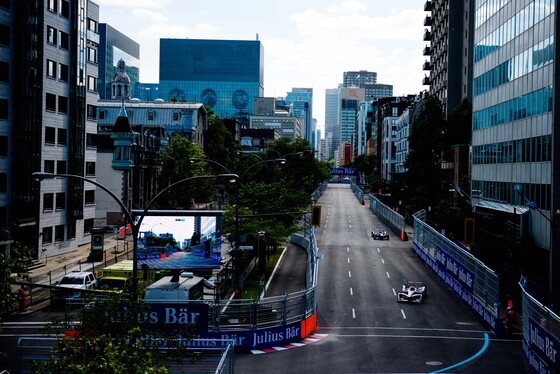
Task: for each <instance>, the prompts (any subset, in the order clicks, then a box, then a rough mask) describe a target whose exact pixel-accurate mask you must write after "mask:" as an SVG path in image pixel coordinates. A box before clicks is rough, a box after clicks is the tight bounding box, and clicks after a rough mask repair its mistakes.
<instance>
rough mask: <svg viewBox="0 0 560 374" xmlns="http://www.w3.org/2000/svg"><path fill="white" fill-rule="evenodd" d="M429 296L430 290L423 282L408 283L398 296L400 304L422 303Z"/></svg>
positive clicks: (403, 286)
mask: <svg viewBox="0 0 560 374" xmlns="http://www.w3.org/2000/svg"><path fill="white" fill-rule="evenodd" d="M427 294H428V289H427V288H426V286H425V285H424V284H423V283H422V282H415V281H406V283H404V284H403V285H402V290H401V292H399V293H398V294H397V301H398V302H409V303H421V302H422V300H423V299H424V298H425V297H426V295H427Z"/></svg>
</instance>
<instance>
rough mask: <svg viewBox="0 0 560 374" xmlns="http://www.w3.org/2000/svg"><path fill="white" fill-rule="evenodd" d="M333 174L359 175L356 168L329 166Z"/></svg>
mask: <svg viewBox="0 0 560 374" xmlns="http://www.w3.org/2000/svg"><path fill="white" fill-rule="evenodd" d="M329 171H330V172H331V174H332V175H358V170H356V169H354V168H329Z"/></svg>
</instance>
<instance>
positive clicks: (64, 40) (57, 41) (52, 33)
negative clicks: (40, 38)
mask: <svg viewBox="0 0 560 374" xmlns="http://www.w3.org/2000/svg"><path fill="white" fill-rule="evenodd" d="M47 43H49V44H50V45H53V46H58V47H59V48H60V49H64V50H68V49H70V36H69V35H68V33H66V32H64V31H60V30H57V29H55V28H54V27H52V26H47Z"/></svg>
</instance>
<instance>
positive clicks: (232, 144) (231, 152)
mask: <svg viewBox="0 0 560 374" xmlns="http://www.w3.org/2000/svg"><path fill="white" fill-rule="evenodd" d="M206 110H207V111H208V130H206V131H205V133H204V154H205V158H207V159H210V160H213V161H216V162H218V163H219V164H221V165H224V167H225V168H226V169H227V170H232V169H233V168H234V165H235V162H236V160H237V151H238V150H239V145H238V144H237V143H236V141H235V137H234V136H233V135H232V133H231V132H230V131H229V130H228V129H227V127H226V126H225V124H224V122H223V121H222V120H221V118H220V117H219V116H217V115H216V114H215V113H214V111H213V110H212V109H211V108H210V107H206ZM208 166H209V167H210V168H211V169H212V170H213V172H212V174H220V173H224V172H228V171H226V170H224V169H223V168H221V167H219V166H218V165H216V164H212V163H209V165H208Z"/></svg>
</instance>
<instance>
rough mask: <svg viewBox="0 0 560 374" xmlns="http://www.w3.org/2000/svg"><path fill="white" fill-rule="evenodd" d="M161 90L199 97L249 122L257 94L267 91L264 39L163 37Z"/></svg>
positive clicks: (173, 96)
mask: <svg viewBox="0 0 560 374" xmlns="http://www.w3.org/2000/svg"><path fill="white" fill-rule="evenodd" d="M159 69H160V70H159V95H160V97H161V98H162V99H164V100H166V101H168V100H170V101H175V100H176V101H185V102H198V103H203V104H204V105H206V106H209V107H211V108H212V109H213V110H214V112H215V113H216V114H217V115H219V116H220V117H222V118H230V119H239V120H240V121H241V122H242V123H243V124H246V123H248V122H249V116H250V115H252V114H253V101H254V98H255V97H262V96H263V94H264V88H263V75H264V49H263V46H262V44H261V42H260V41H258V40H254V41H244V40H202V39H161V40H160V67H159Z"/></svg>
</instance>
